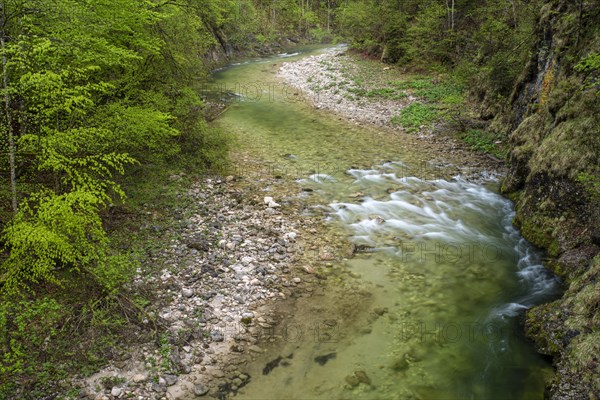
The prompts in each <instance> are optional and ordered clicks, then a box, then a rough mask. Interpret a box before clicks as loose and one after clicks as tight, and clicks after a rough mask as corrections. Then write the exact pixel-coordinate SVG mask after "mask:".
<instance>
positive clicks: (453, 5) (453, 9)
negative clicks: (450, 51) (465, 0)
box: [452, 0, 454, 30]
mask: <svg viewBox="0 0 600 400" xmlns="http://www.w3.org/2000/svg"><path fill="white" fill-rule="evenodd" d="M452 30H454V0H452Z"/></svg>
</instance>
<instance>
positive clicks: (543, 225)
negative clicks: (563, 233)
mask: <svg viewBox="0 0 600 400" xmlns="http://www.w3.org/2000/svg"><path fill="white" fill-rule="evenodd" d="M555 222H556V221H555V220H554V219H553V218H548V217H545V216H541V215H538V214H534V215H531V216H522V215H520V216H519V217H518V218H517V219H516V220H515V223H516V224H517V226H518V227H519V228H520V229H521V234H522V235H523V237H525V238H526V239H527V240H529V241H530V242H531V243H533V244H534V245H536V246H538V247H542V248H544V249H547V250H548V254H549V255H550V256H554V257H555V256H558V255H559V254H560V244H559V243H558V240H557V239H556V238H555V237H554V234H553V233H554V227H555V226H556V223H555Z"/></svg>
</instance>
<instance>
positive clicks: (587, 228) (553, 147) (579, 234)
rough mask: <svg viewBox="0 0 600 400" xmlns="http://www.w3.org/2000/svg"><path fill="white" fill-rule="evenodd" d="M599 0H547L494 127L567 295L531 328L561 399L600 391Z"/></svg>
mask: <svg viewBox="0 0 600 400" xmlns="http://www.w3.org/2000/svg"><path fill="white" fill-rule="evenodd" d="M599 21H600V2H598V1H566V0H552V1H547V2H546V3H545V4H544V6H543V8H542V9H541V12H540V18H539V22H538V28H537V32H536V35H537V38H538V40H537V42H536V44H535V46H534V48H533V49H532V52H531V59H530V61H529V63H528V64H527V66H526V67H525V69H524V71H523V74H522V75H521V78H520V79H519V82H518V83H517V85H516V87H515V89H514V91H513V94H512V96H511V100H510V105H509V106H508V107H507V108H506V110H505V111H504V112H503V113H501V114H500V115H497V116H496V119H495V121H494V123H493V124H492V126H494V127H496V129H502V130H504V131H508V132H511V133H510V142H511V148H512V151H511V153H510V161H509V165H510V172H509V174H508V176H507V178H506V180H505V181H504V183H503V191H504V192H505V193H506V194H508V195H509V196H510V197H511V198H513V200H514V201H515V203H516V209H517V217H516V218H515V223H516V224H517V225H518V226H519V227H520V228H521V231H522V233H523V235H524V236H525V237H526V238H528V239H529V240H530V241H532V242H533V243H534V244H536V245H538V246H540V247H543V248H546V249H548V254H549V255H550V256H551V257H552V261H549V263H548V264H549V266H550V267H551V268H552V269H553V270H554V271H555V272H556V273H557V274H558V275H559V276H560V277H562V278H563V279H564V281H565V288H566V291H565V294H564V296H563V297H562V298H561V299H559V300H557V301H555V302H553V303H550V304H546V305H543V306H540V307H536V308H533V309H531V310H529V311H528V313H527V317H526V331H527V334H528V335H529V336H530V337H531V338H532V339H534V341H535V342H536V345H537V346H538V348H539V350H540V352H542V353H545V354H548V355H551V356H554V357H555V358H554V359H555V362H556V366H557V370H558V374H557V375H556V377H555V379H554V381H553V382H552V383H551V386H550V387H549V388H548V393H547V394H548V396H549V397H550V398H553V399H570V398H573V399H575V398H577V399H587V398H590V399H595V398H600V378H599V377H600V371H599V370H598V361H599V360H598V354H600V281H598V276H599V273H600V256H598V253H599V252H600V190H599V188H600V186H599V182H600V179H599V178H598V176H599V172H600V92H599V89H600V82H599V81H598V72H599V71H598V66H599V64H600V62H598V54H599V53H600V24H599V23H598V22H599Z"/></svg>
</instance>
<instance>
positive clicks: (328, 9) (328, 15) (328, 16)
mask: <svg viewBox="0 0 600 400" xmlns="http://www.w3.org/2000/svg"><path fill="white" fill-rule="evenodd" d="M330 21H331V0H327V33H329V32H330V29H329V22H330Z"/></svg>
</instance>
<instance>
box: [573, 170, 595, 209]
mask: <svg viewBox="0 0 600 400" xmlns="http://www.w3.org/2000/svg"><path fill="white" fill-rule="evenodd" d="M577 180H578V181H579V182H581V183H582V184H583V186H584V187H585V189H586V192H587V194H588V196H589V197H590V198H591V199H592V200H594V201H596V202H600V176H598V174H591V173H589V172H581V173H580V174H579V175H578V176H577Z"/></svg>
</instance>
